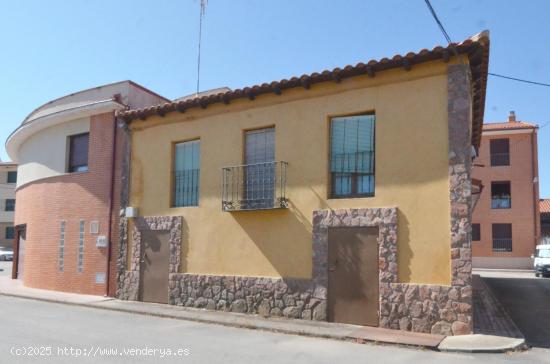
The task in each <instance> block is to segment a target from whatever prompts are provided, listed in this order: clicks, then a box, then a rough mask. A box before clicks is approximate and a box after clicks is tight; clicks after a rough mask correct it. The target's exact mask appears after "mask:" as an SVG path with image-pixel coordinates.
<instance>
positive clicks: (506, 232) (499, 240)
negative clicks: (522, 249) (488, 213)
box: [493, 224, 512, 252]
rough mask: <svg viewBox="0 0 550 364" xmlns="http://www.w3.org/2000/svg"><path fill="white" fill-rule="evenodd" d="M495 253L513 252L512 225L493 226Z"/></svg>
mask: <svg viewBox="0 0 550 364" xmlns="http://www.w3.org/2000/svg"><path fill="white" fill-rule="evenodd" d="M493 251H494V252H511V251H512V224H493Z"/></svg>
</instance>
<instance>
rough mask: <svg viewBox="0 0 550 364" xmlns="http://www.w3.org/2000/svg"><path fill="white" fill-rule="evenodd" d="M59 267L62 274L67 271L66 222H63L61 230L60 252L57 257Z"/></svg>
mask: <svg viewBox="0 0 550 364" xmlns="http://www.w3.org/2000/svg"><path fill="white" fill-rule="evenodd" d="M57 266H58V269H59V271H60V272H63V270H64V269H65V221H63V220H62V221H61V225H60V228H59V252H58V255H57Z"/></svg>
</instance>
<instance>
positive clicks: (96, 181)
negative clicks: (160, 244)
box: [15, 113, 118, 295]
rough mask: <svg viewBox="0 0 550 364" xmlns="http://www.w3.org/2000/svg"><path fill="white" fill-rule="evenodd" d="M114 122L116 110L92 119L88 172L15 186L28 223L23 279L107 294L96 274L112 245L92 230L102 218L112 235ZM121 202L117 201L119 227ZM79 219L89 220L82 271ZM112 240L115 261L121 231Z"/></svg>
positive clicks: (20, 218) (20, 216) (18, 217)
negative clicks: (100, 240) (62, 233)
mask: <svg viewBox="0 0 550 364" xmlns="http://www.w3.org/2000/svg"><path fill="white" fill-rule="evenodd" d="M114 123H115V120H114V115H113V114H112V113H106V114H102V115H97V116H93V117H92V118H91V121H90V142H89V153H88V168H89V170H88V172H82V173H72V174H66V175H61V176H55V177H50V178H45V179H42V180H38V181H34V182H31V183H29V184H26V185H23V186H21V187H20V188H18V190H17V191H16V198H17V206H16V211H15V224H16V225H19V224H26V226H27V240H26V243H25V256H24V278H23V281H24V284H25V285H26V286H29V287H35V288H43V289H52V290H59V291H66V292H77V293H85V294H96V295H103V294H105V289H106V287H105V286H106V285H105V284H97V283H95V281H96V273H105V272H106V268H107V254H108V248H98V247H96V237H97V235H92V234H90V222H91V221H99V234H98V235H105V236H107V235H108V233H109V210H110V206H111V201H110V192H111V177H112V176H111V170H112V169H111V166H112V164H111V163H112V154H113V132H114V129H113V128H114ZM114 195H115V197H116V196H117V195H118V194H117V193H115V194H114ZM117 203H118V202H117V201H114V203H113V206H114V211H115V212H114V213H113V216H112V218H113V221H114V222H116V223H114V224H113V225H114V226H115V228H116V227H117V226H118V205H117ZM80 219H83V220H85V232H84V260H83V271H82V272H81V273H79V272H78V271H77V257H78V244H79V221H80ZM61 220H65V221H66V223H65V224H66V225H65V248H64V271H63V272H60V271H59V266H58V257H59V239H60V222H61ZM115 230H116V229H115ZM116 234H118V232H117V231H112V236H117V235H116ZM111 241H112V242H113V245H114V249H113V253H114V254H113V255H112V256H113V257H115V260H116V257H117V254H118V253H117V251H118V249H117V246H118V236H117V238H116V239H111ZM115 269H116V267H115ZM112 276H113V277H114V274H113V275H112ZM112 292H114V288H113V291H112Z"/></svg>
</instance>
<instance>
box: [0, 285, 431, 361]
mask: <svg viewBox="0 0 550 364" xmlns="http://www.w3.org/2000/svg"><path fill="white" fill-rule="evenodd" d="M0 296H6V297H14V298H22V299H29V300H34V301H43V302H49V303H57V304H64V305H70V306H80V307H86V308H92V309H100V310H105V311H115V312H123V313H128V314H138V315H143V316H152V317H159V318H169V319H175V320H182V321H191V322H199V323H204V324H211V325H219V326H225V327H234V328H242V329H249V330H260V331H266V332H273V333H280V334H288V335H296V336H304V337H312V338H320V339H331V340H338V341H345V342H352V343H356V344H373V345H382V346H396V347H404V348H410V349H419V350H432V351H438V348H437V346H433V347H432V346H426V345H414V344H407V343H395V342H386V341H377V340H370V339H364V338H358V337H356V336H352V335H337V334H329V333H314V332H311V331H308V330H299V329H298V330H296V329H293V330H291V329H284V328H273V327H269V326H268V325H257V324H250V323H246V322H234V321H233V322H232V320H227V321H223V320H222V321H220V320H214V319H208V318H204V317H197V316H196V315H193V312H192V311H190V310H189V309H186V310H185V311H183V310H182V311H181V312H182V313H187V314H189V316H185V317H183V316H177V315H170V314H164V313H160V312H151V311H145V310H140V309H125V308H120V307H107V306H105V305H101V304H102V303H103V302H108V301H113V300H116V299H114V298H113V299H105V300H102V301H96V302H94V303H84V302H83V303H78V302H71V301H66V300H58V299H53V298H44V297H35V296H29V295H22V294H14V293H5V292H0ZM234 315H240V314H235V313H234ZM242 315H243V316H244V315H245V314H242ZM246 316H249V315H246ZM232 318H233V317H232ZM288 320H290V319H288Z"/></svg>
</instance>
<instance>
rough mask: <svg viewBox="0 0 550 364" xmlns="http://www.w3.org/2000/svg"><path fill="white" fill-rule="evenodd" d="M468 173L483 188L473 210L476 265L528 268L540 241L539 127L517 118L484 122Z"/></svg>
mask: <svg viewBox="0 0 550 364" xmlns="http://www.w3.org/2000/svg"><path fill="white" fill-rule="evenodd" d="M474 164H475V167H474V171H473V174H472V176H473V177H475V178H477V179H479V180H481V181H482V183H483V186H484V188H483V192H482V193H481V196H480V199H479V202H478V204H477V206H476V208H475V210H474V215H473V225H472V253H473V266H474V268H518V269H521V268H532V266H533V264H532V259H531V255H532V254H533V253H534V252H535V245H537V244H538V241H539V232H540V228H539V223H540V219H539V190H538V162H537V126H536V125H535V124H531V123H526V122H522V121H516V116H515V113H514V112H513V111H511V112H510V116H509V117H508V122H505V123H489V124H484V125H483V136H482V139H481V148H480V150H479V155H478V157H477V158H476V159H475V161H474Z"/></svg>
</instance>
